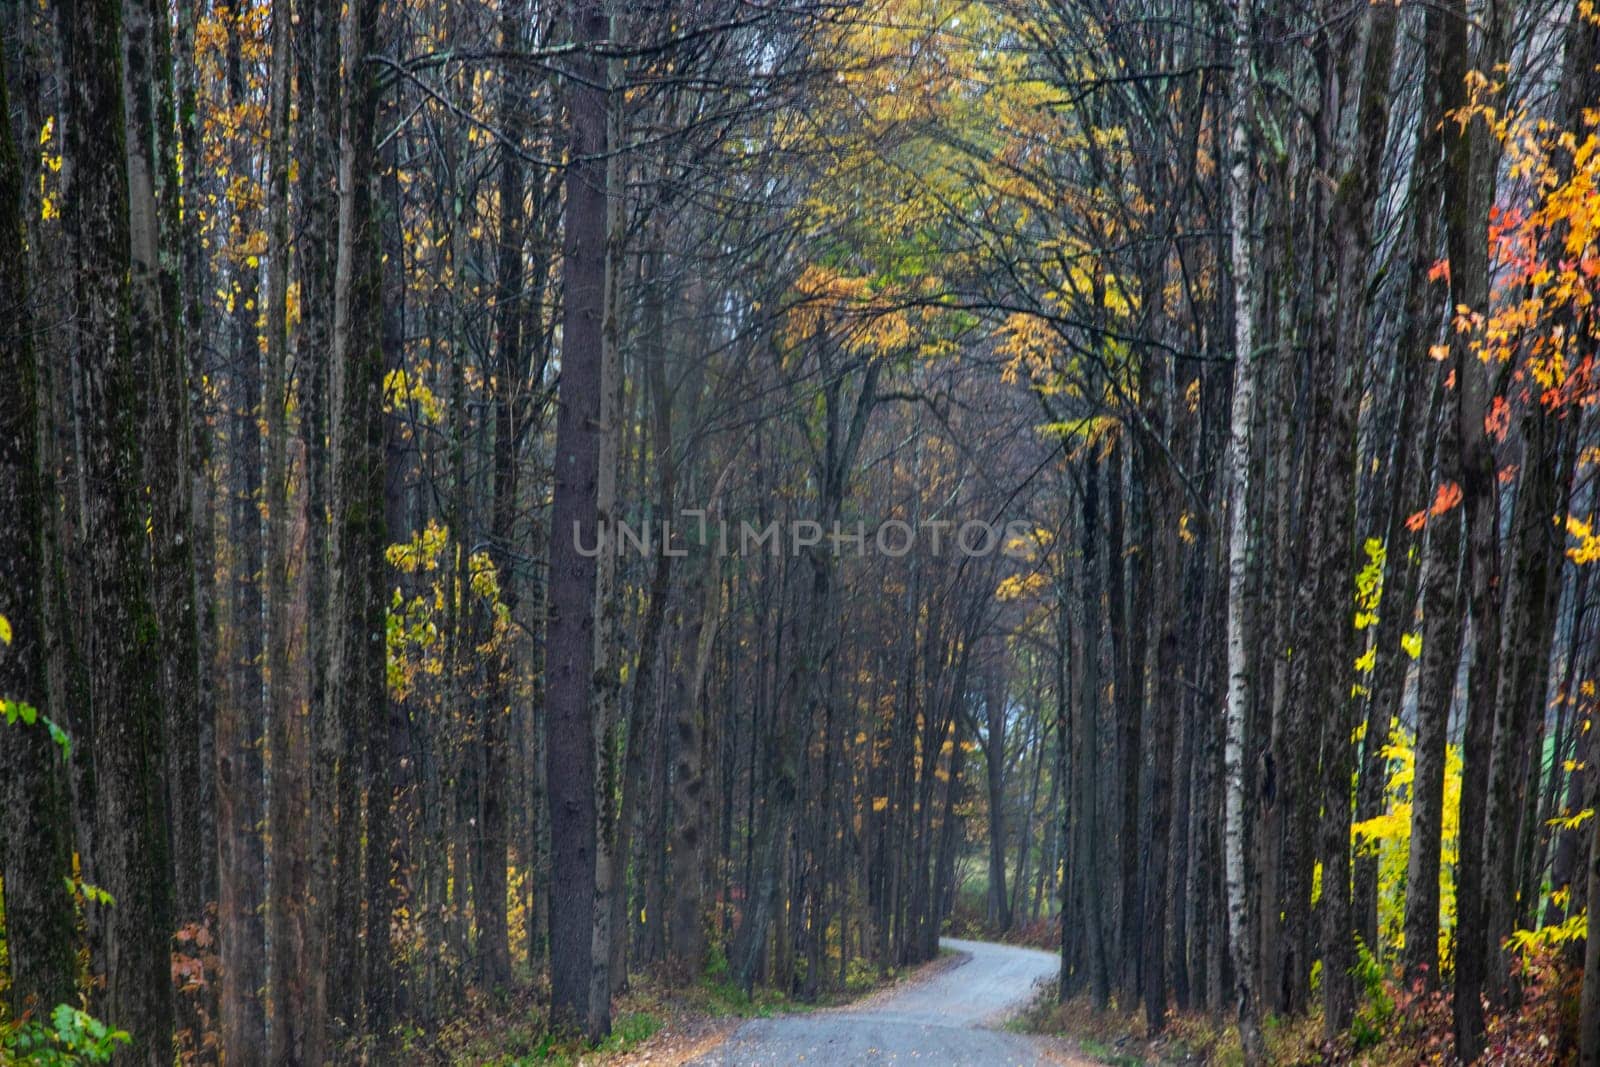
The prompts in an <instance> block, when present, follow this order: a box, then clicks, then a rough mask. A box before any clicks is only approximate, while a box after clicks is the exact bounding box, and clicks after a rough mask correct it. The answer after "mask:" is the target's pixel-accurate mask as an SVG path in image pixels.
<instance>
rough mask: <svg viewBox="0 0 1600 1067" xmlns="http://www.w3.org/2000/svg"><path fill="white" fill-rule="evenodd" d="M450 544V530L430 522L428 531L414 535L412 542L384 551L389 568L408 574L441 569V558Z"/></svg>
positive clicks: (395, 545) (391, 546)
mask: <svg viewBox="0 0 1600 1067" xmlns="http://www.w3.org/2000/svg"><path fill="white" fill-rule="evenodd" d="M449 542H450V528H449V527H447V526H440V525H439V523H438V522H437V521H435V520H433V519H429V520H428V525H427V528H426V529H423V530H421V531H419V532H418V533H415V534H412V536H411V540H409V541H406V542H404V543H401V544H394V545H390V546H389V547H388V548H387V549H385V550H384V553H383V554H384V558H386V559H387V560H388V561H389V566H391V567H393V568H395V569H396V570H399V571H404V572H405V573H406V574H416V573H418V572H424V571H433V570H437V569H438V567H439V556H440V555H441V554H442V553H443V552H444V548H445V545H447V544H448V543H449Z"/></svg>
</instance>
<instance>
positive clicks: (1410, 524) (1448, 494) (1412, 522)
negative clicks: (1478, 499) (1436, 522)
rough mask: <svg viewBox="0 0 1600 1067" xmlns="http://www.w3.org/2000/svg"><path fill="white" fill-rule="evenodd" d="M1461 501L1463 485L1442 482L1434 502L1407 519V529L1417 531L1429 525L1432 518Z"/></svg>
mask: <svg viewBox="0 0 1600 1067" xmlns="http://www.w3.org/2000/svg"><path fill="white" fill-rule="evenodd" d="M1459 503H1461V486H1459V485H1457V484H1456V483H1455V482H1441V483H1440V484H1439V489H1438V491H1437V492H1436V493H1435V494H1434V497H1433V503H1432V504H1430V505H1429V506H1428V508H1427V510H1425V511H1418V512H1415V513H1414V514H1412V515H1411V516H1410V517H1409V518H1408V519H1406V529H1408V530H1410V531H1411V532H1412V533H1416V532H1417V531H1418V530H1420V529H1422V528H1423V527H1424V526H1426V525H1427V523H1428V520H1429V519H1430V518H1434V517H1436V516H1439V515H1443V514H1444V513H1445V512H1447V511H1449V510H1450V509H1451V508H1453V507H1455V506H1456V505H1457V504H1459Z"/></svg>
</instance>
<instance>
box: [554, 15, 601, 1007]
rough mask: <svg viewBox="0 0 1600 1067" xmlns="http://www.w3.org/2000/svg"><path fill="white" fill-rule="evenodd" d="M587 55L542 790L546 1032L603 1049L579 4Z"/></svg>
mask: <svg viewBox="0 0 1600 1067" xmlns="http://www.w3.org/2000/svg"><path fill="white" fill-rule="evenodd" d="M568 13H569V17H570V19H571V23H572V30H573V38H574V40H575V42H576V43H577V45H578V47H579V49H580V51H579V52H578V54H577V55H576V56H575V57H574V59H573V60H572V64H573V74H574V78H573V79H572V80H571V81H570V82H569V83H568V87H567V93H568V107H569V109H570V115H571V130H570V139H569V148H568V150H569V153H570V155H571V157H572V159H573V162H572V164H571V165H569V167H568V169H567V179H566V207H565V212H566V225H565V232H564V236H563V262H564V263H565V276H564V278H563V282H562V285H563V292H562V323H563V326H562V352H561V391H560V398H559V401H558V411H557V416H556V458H555V472H554V474H555V498H554V501H555V503H554V508H553V510H552V513H551V520H550V525H551V540H550V621H549V626H548V638H547V645H546V653H547V671H548V678H549V681H548V683H547V685H548V688H547V692H548V694H549V695H548V708H549V712H548V714H549V725H548V727H547V738H548V740H547V745H546V749H545V767H546V778H547V781H548V783H549V790H550V842H551V865H552V872H553V876H552V884H551V892H550V985H551V996H550V1024H551V1028H552V1029H554V1030H557V1031H565V1032H579V1033H583V1034H586V1035H587V1036H588V1037H590V1038H591V1039H597V1038H599V1037H601V1036H603V1035H604V1034H605V1033H606V1032H608V1031H609V1030H610V1023H611V1020H610V1018H609V1017H608V1015H609V1013H606V1014H605V1015H601V1014H598V1013H596V1012H595V1011H594V1010H593V1009H594V1008H595V1007H597V1006H598V1005H593V1004H591V1000H590V996H589V987H590V980H591V972H592V970H593V945H592V943H591V942H592V937H593V931H594V894H595V841H596V838H595V833H596V821H595V820H596V815H595V790H594V782H595V751H594V749H595V738H594V726H593V708H592V706H591V700H590V696H591V691H592V688H593V684H594V627H595V605H594V593H595V577H596V573H597V567H596V559H595V557H594V556H593V555H585V554H583V553H580V552H579V550H578V549H579V539H580V538H581V539H582V543H583V544H584V545H588V546H593V545H596V544H597V543H598V538H599V536H600V531H599V530H598V528H597V524H596V519H597V514H596V512H597V508H596V504H597V493H598V485H599V461H600V434H601V432H602V428H601V426H600V413H601V396H600V394H601V389H602V387H603V383H602V377H601V344H602V342H601V328H602V321H601V320H602V316H603V315H604V311H605V258H604V257H605V242H606V167H605V159H604V153H605V148H606V93H605V90H604V88H603V85H604V77H605V72H604V65H603V63H602V62H601V60H600V58H599V57H598V56H597V55H596V54H595V53H594V52H593V50H592V46H593V45H594V44H595V43H596V42H599V41H602V40H604V39H605V36H606V32H607V20H606V17H605V9H604V6H603V5H602V4H600V3H598V2H597V0H572V2H571V3H570V5H569V12H568Z"/></svg>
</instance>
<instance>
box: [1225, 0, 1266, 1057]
mask: <svg viewBox="0 0 1600 1067" xmlns="http://www.w3.org/2000/svg"><path fill="white" fill-rule="evenodd" d="M1235 2H1236V5H1237V6H1236V7H1235V9H1234V22H1233V85H1232V100H1231V102H1230V106H1229V114H1228V153H1229V173H1228V217H1229V222H1230V224H1231V226H1232V249H1231V251H1232V256H1233V358H1234V372H1233V373H1234V379H1233V408H1232V411H1231V421H1230V426H1231V429H1230V431H1229V435H1228V453H1227V494H1228V607H1227V615H1228V618H1227V644H1228V689H1227V726H1226V734H1225V740H1224V743H1223V776H1224V783H1223V789H1224V792H1225V797H1224V801H1223V813H1224V814H1223V878H1224V884H1225V886H1226V893H1227V908H1228V943H1229V945H1230V946H1231V949H1232V952H1231V955H1232V957H1233V972H1234V998H1235V1001H1236V1009H1237V1011H1238V1018H1239V1040H1240V1044H1241V1045H1243V1047H1244V1055H1245V1061H1246V1062H1247V1063H1249V1064H1251V1065H1256V1064H1264V1063H1266V1049H1265V1046H1264V1045H1263V1043H1262V1040H1261V1030H1260V1024H1259V1023H1258V1021H1257V1017H1256V1012H1257V1008H1256V994H1255V989H1254V982H1255V976H1256V960H1255V938H1256V933H1255V924H1254V922H1253V921H1252V914H1253V912H1252V901H1251V900H1250V888H1249V883H1248V882H1247V880H1246V872H1245V834H1246V831H1245V768H1244V761H1245V746H1246V744H1247V743H1248V742H1249V738H1248V737H1247V736H1246V728H1247V726H1248V723H1249V721H1250V697H1251V683H1252V679H1251V677H1250V646H1249V641H1250V635H1249V633H1248V632H1247V629H1246V618H1247V612H1248V611H1249V603H1248V593H1249V589H1248V582H1249V574H1250V547H1251V545H1250V511H1249V501H1250V451H1251V449H1250V438H1251V433H1252V423H1253V420H1254V418H1255V394H1256V365H1257V359H1256V350H1255V345H1256V341H1255V303H1256V277H1255V248H1254V237H1253V234H1252V232H1251V218H1250V193H1251V184H1252V176H1251V167H1252V162H1251V153H1250V107H1251V99H1252V96H1253V92H1252V85H1251V76H1250V73H1249V72H1250V69H1251V63H1252V62H1253V59H1252V55H1251V39H1252V36H1253V34H1254V20H1253V14H1252V11H1251V0H1235Z"/></svg>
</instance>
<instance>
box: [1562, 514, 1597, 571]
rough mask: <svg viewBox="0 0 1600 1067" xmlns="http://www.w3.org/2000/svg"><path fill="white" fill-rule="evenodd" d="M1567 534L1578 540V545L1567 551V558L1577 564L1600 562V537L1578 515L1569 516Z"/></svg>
mask: <svg viewBox="0 0 1600 1067" xmlns="http://www.w3.org/2000/svg"><path fill="white" fill-rule="evenodd" d="M1567 533H1568V534H1570V535H1571V536H1572V537H1573V538H1575V539H1576V540H1577V542H1578V543H1577V544H1576V545H1574V546H1572V547H1571V548H1568V549H1567V558H1568V559H1570V560H1572V562H1574V563H1577V564H1580V565H1581V564H1585V563H1593V562H1595V561H1596V560H1600V537H1596V536H1595V533H1594V529H1593V527H1591V526H1590V525H1589V523H1587V522H1585V521H1583V520H1582V519H1580V518H1578V517H1577V516H1576V515H1569V516H1567Z"/></svg>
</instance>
